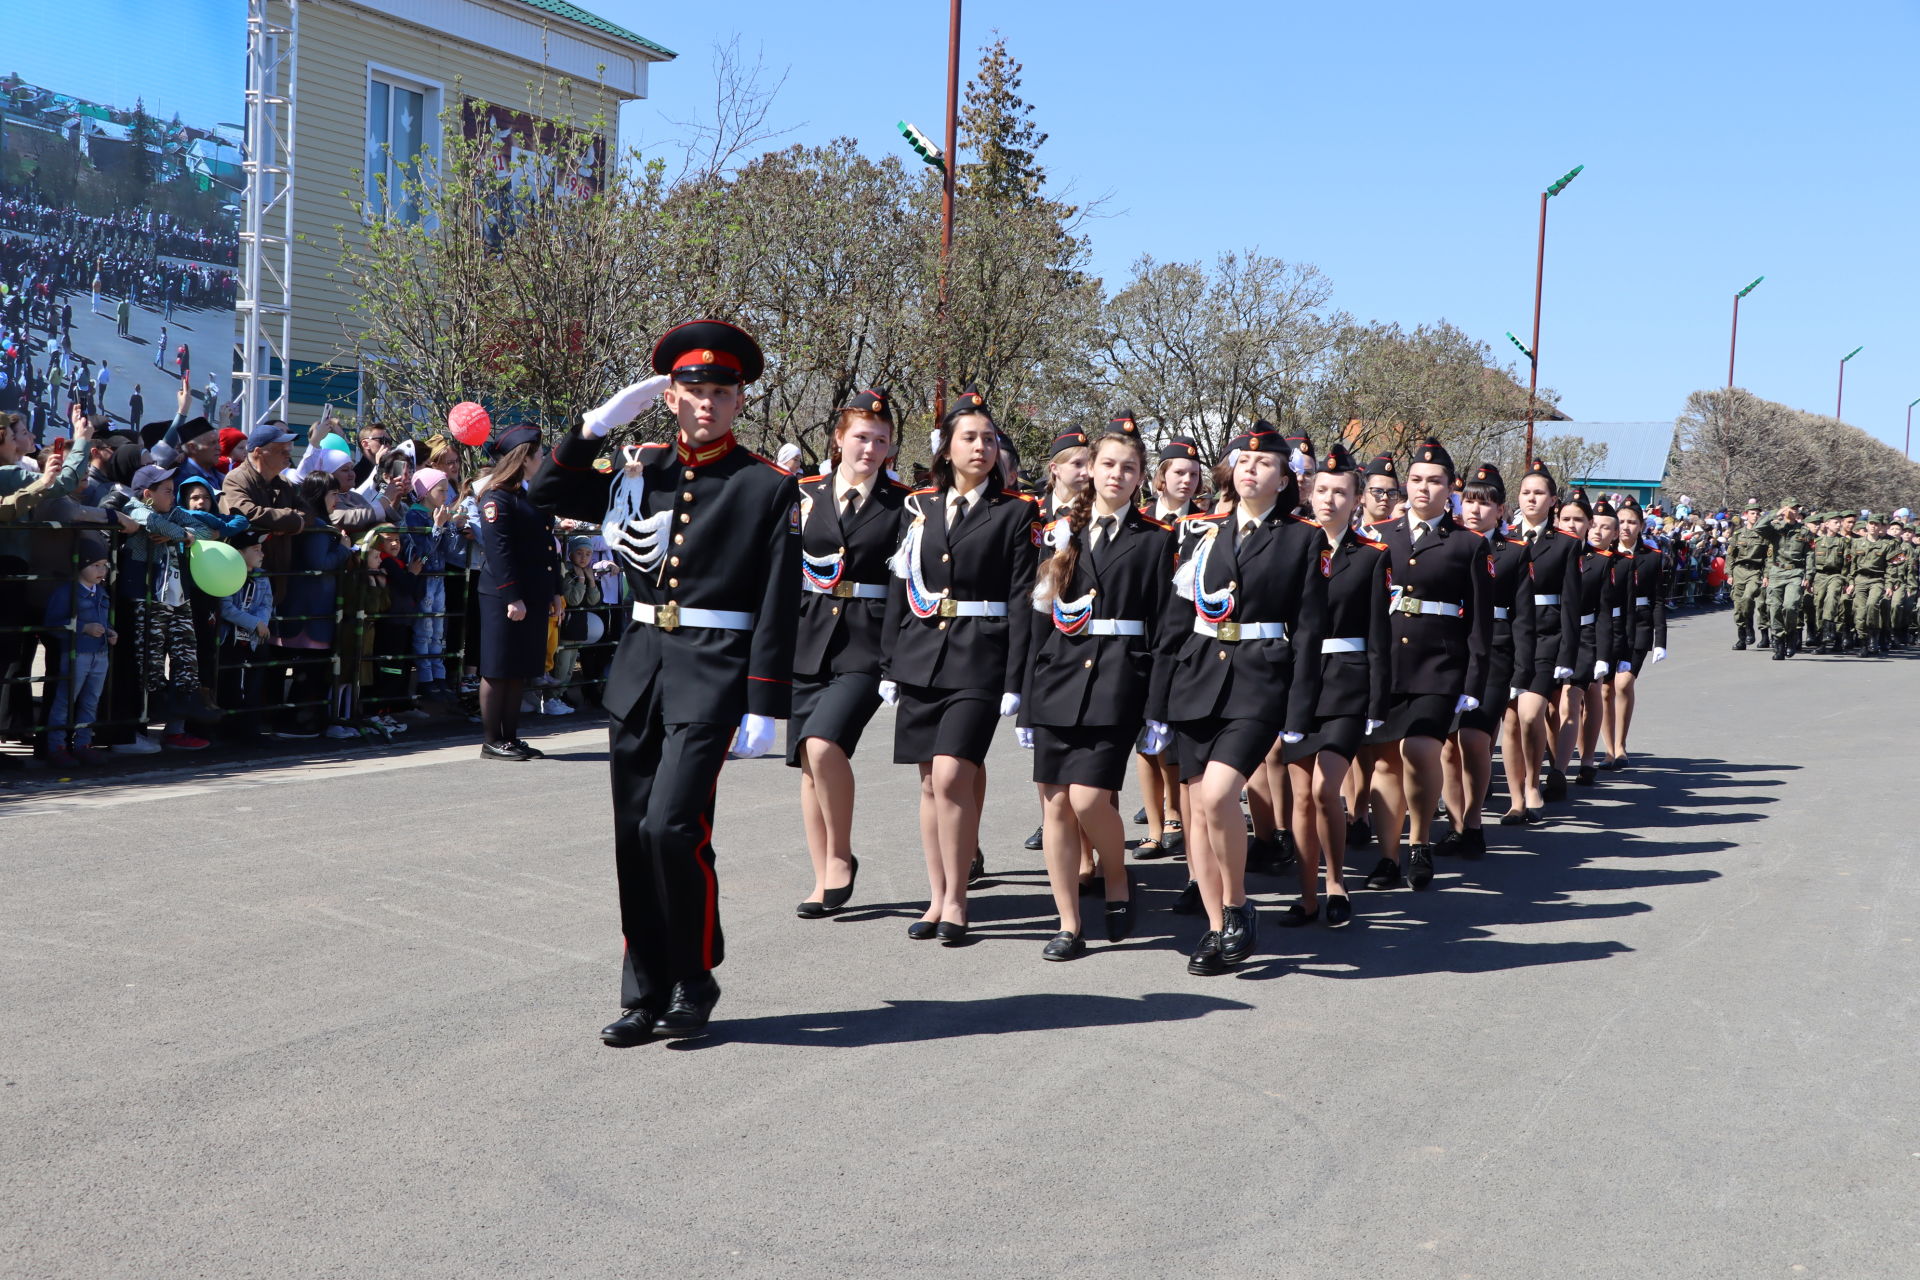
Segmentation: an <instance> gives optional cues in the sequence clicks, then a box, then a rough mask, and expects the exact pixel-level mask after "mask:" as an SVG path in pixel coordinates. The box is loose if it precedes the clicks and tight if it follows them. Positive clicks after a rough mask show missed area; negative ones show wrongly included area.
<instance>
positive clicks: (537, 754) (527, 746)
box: [510, 738, 547, 760]
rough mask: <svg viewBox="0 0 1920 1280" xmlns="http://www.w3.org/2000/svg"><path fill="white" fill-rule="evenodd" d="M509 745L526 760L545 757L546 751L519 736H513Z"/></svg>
mask: <svg viewBox="0 0 1920 1280" xmlns="http://www.w3.org/2000/svg"><path fill="white" fill-rule="evenodd" d="M510 745H511V746H512V747H513V748H514V749H515V750H516V751H518V752H519V753H520V754H521V755H522V756H524V757H525V758H526V759H528V760H545V759H546V758H547V753H546V752H544V751H542V750H541V749H540V748H538V747H536V746H534V745H533V744H531V743H529V742H526V741H523V740H522V739H520V738H515V739H514V740H513V742H512V743H511V744H510Z"/></svg>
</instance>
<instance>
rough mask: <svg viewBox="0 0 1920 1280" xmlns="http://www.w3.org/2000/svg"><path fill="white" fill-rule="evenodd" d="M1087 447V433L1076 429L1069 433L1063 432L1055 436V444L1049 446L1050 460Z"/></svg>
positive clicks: (1048, 454)
mask: <svg viewBox="0 0 1920 1280" xmlns="http://www.w3.org/2000/svg"><path fill="white" fill-rule="evenodd" d="M1086 447H1087V433H1086V432H1084V431H1081V430H1079V429H1077V428H1075V429H1073V430H1069V431H1062V432H1061V433H1060V434H1059V435H1057V436H1055V437H1054V438H1053V443H1052V444H1050V445H1048V446H1047V456H1048V457H1049V458H1057V457H1059V456H1060V455H1061V454H1063V453H1065V452H1066V451H1067V450H1069V449H1084V448H1086Z"/></svg>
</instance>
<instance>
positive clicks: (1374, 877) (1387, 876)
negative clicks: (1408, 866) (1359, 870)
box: [1367, 858, 1406, 889]
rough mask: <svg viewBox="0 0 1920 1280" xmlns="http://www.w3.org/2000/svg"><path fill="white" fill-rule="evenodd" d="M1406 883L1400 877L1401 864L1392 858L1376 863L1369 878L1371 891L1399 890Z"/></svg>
mask: <svg viewBox="0 0 1920 1280" xmlns="http://www.w3.org/2000/svg"><path fill="white" fill-rule="evenodd" d="M1405 883H1406V881H1405V880H1403V879H1402V878H1401V876H1400V864H1399V863H1397V862H1395V861H1394V860H1393V859H1392V858H1382V859H1380V861H1378V862H1376V863H1374V865H1373V871H1372V873H1371V874H1370V875H1368V876H1367V888H1369V889H1398V888H1399V887H1400V886H1401V885H1403V884H1405Z"/></svg>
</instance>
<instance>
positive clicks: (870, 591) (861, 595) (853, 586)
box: [800, 578, 887, 600]
mask: <svg viewBox="0 0 1920 1280" xmlns="http://www.w3.org/2000/svg"><path fill="white" fill-rule="evenodd" d="M800 585H801V586H802V587H804V588H806V589H807V590H808V591H811V592H813V593H814V594H816V595H822V596H834V597H836V598H838V599H841V600H885V599H886V598H887V587H886V584H885V583H883V582H836V583H834V584H833V585H832V586H830V587H816V586H814V585H813V583H811V582H809V581H807V580H806V579H805V578H802V579H801V580H800Z"/></svg>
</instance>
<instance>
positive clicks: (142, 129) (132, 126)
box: [122, 98, 158, 205]
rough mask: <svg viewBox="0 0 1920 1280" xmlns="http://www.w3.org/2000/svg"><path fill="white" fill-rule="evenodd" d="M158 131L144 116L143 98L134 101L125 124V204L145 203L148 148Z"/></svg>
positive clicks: (150, 179)
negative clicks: (126, 146) (129, 116)
mask: <svg viewBox="0 0 1920 1280" xmlns="http://www.w3.org/2000/svg"><path fill="white" fill-rule="evenodd" d="M157 132H158V131H157V130H156V129H155V128H154V119H153V117H152V116H150V115H148V114H147V103H146V99H144V98H135V99H134V101H133V118H132V119H131V120H129V121H128V122H127V144H128V150H127V166H126V169H125V171H124V172H125V178H124V179H123V181H124V183H125V186H124V188H123V190H122V195H123V198H124V199H125V200H126V202H127V203H128V204H131V205H139V204H145V203H146V199H147V191H148V189H149V188H150V187H152V186H153V178H154V164H153V152H152V151H150V150H148V148H149V147H150V146H151V145H152V144H153V143H154V141H155V136H156V134H157Z"/></svg>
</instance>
